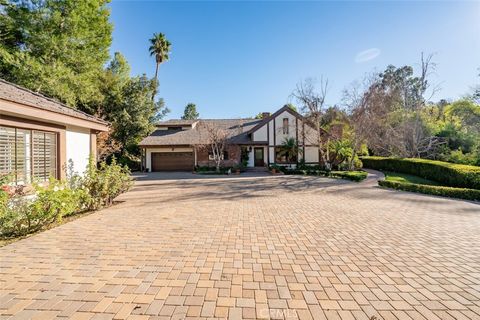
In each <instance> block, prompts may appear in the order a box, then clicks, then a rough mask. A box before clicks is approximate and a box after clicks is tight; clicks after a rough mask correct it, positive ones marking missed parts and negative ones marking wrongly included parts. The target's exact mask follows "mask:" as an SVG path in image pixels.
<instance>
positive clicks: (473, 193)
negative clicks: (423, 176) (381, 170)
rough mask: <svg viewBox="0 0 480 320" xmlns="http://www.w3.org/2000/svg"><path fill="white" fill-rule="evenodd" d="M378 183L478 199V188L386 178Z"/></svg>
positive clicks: (479, 196) (394, 187)
mask: <svg viewBox="0 0 480 320" xmlns="http://www.w3.org/2000/svg"><path fill="white" fill-rule="evenodd" d="M378 184H379V185H380V186H382V187H387V188H392V189H396V190H404V191H411V192H418V193H424V194H431V195H436V196H443V197H450V198H458V199H465V200H476V201H480V190H476V189H467V188H452V187H444V186H432V185H426V184H414V183H407V182H395V181H388V180H382V181H378Z"/></svg>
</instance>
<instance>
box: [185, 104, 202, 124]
mask: <svg viewBox="0 0 480 320" xmlns="http://www.w3.org/2000/svg"><path fill="white" fill-rule="evenodd" d="M199 116H200V114H199V113H198V112H197V106H196V105H195V104H194V103H189V104H187V106H186V107H185V110H184V111H183V116H182V119H183V120H195V119H198V117H199Z"/></svg>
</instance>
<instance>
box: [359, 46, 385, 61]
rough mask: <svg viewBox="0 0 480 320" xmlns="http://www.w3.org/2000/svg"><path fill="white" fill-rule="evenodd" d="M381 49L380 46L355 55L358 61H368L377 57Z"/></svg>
mask: <svg viewBox="0 0 480 320" xmlns="http://www.w3.org/2000/svg"><path fill="white" fill-rule="evenodd" d="M380 53H381V51H380V49H378V48H370V49H367V50H364V51H361V52H359V53H357V55H356V56H355V62H356V63H362V62H367V61H370V60H373V59H375V58H377V57H378V56H379V55H380Z"/></svg>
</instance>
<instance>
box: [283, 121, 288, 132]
mask: <svg viewBox="0 0 480 320" xmlns="http://www.w3.org/2000/svg"><path fill="white" fill-rule="evenodd" d="M283 134H288V118H283Z"/></svg>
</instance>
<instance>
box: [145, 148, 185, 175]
mask: <svg viewBox="0 0 480 320" xmlns="http://www.w3.org/2000/svg"><path fill="white" fill-rule="evenodd" d="M152 152H193V148H185V147H182V148H180V147H179V148H175V147H173V148H172V147H169V148H147V149H146V159H145V160H146V163H145V167H146V168H148V169H149V170H150V171H151V170H152Z"/></svg>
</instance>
